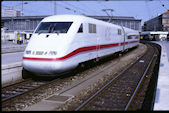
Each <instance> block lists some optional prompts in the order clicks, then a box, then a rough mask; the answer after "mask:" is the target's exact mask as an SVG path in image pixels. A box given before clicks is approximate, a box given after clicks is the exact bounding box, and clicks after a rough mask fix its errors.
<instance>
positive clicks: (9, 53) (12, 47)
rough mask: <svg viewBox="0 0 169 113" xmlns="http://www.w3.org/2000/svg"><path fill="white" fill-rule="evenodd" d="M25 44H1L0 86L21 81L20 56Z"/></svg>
mask: <svg viewBox="0 0 169 113" xmlns="http://www.w3.org/2000/svg"><path fill="white" fill-rule="evenodd" d="M26 45H27V44H21V45H19V44H15V43H12V42H6V43H1V85H2V87H5V86H7V85H11V84H14V83H16V82H19V81H22V71H21V70H22V56H23V51H24V49H25V47H26Z"/></svg>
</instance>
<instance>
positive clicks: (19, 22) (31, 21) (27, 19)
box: [1, 15, 141, 32]
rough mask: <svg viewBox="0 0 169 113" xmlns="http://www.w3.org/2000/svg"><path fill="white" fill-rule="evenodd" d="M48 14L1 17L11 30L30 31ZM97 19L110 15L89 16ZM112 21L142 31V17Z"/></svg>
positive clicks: (2, 21)
mask: <svg viewBox="0 0 169 113" xmlns="http://www.w3.org/2000/svg"><path fill="white" fill-rule="evenodd" d="M47 16H49V15H46V16H19V17H1V25H2V26H3V27H6V28H8V30H9V31H16V30H17V31H30V32H33V31H34V29H35V28H36V27H37V25H38V24H39V22H40V21H41V20H42V19H43V18H45V17H47ZM89 17H92V18H95V19H99V20H103V21H109V17H108V16H89ZM111 23H113V24H117V25H121V26H125V27H128V28H131V29H135V30H139V31H141V19H135V18H134V17H124V16H114V17H113V18H112V21H111Z"/></svg>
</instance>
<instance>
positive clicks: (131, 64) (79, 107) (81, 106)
mask: <svg viewBox="0 0 169 113" xmlns="http://www.w3.org/2000/svg"><path fill="white" fill-rule="evenodd" d="M144 55H145V54H143V55H141V56H140V57H139V58H137V59H136V60H135V61H134V62H132V63H130V64H129V65H128V66H127V67H126V68H125V69H124V70H123V71H121V72H120V73H119V74H118V75H117V76H115V77H114V78H113V79H111V80H110V81H109V82H108V83H107V84H106V85H104V86H103V87H102V88H101V89H100V90H98V91H97V92H96V93H95V94H94V95H92V96H91V97H90V98H88V99H87V100H86V101H84V102H83V103H82V104H81V105H80V106H78V107H77V108H76V109H75V111H78V110H80V109H81V108H83V107H84V106H85V105H86V104H87V103H88V102H89V101H91V100H92V99H93V98H94V97H95V96H97V95H98V94H99V93H100V92H101V91H103V90H104V89H105V88H106V87H107V86H108V85H109V84H111V83H112V81H114V80H115V79H116V78H118V77H119V76H120V75H122V74H123V73H124V72H126V71H127V70H128V69H129V68H130V67H132V66H133V65H134V64H135V63H136V62H137V61H139V60H140V59H141V58H142V57H143V56H144Z"/></svg>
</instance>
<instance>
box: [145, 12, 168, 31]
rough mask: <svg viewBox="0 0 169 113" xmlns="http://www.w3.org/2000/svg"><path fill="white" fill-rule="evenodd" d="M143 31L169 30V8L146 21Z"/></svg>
mask: <svg viewBox="0 0 169 113" xmlns="http://www.w3.org/2000/svg"><path fill="white" fill-rule="evenodd" d="M143 31H169V10H168V11H167V12H165V13H163V14H161V15H159V16H157V17H155V18H152V19H150V20H148V21H146V22H144V26H143Z"/></svg>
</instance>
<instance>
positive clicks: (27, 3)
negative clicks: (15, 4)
mask: <svg viewBox="0 0 169 113" xmlns="http://www.w3.org/2000/svg"><path fill="white" fill-rule="evenodd" d="M24 4H28V2H23V0H22V13H21V15H22V16H23V14H24V13H23V5H24Z"/></svg>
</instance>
